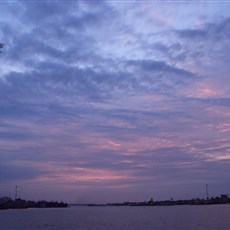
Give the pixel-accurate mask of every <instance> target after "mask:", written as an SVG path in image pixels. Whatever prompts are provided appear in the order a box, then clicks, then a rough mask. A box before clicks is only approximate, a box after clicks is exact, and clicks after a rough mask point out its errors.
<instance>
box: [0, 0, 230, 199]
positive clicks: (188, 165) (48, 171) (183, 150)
mask: <svg viewBox="0 0 230 230" xmlns="http://www.w3.org/2000/svg"><path fill="white" fill-rule="evenodd" d="M205 4H207V6H209V7H210V8H209V11H207V12H200V11H197V8H198V7H199V6H198V3H193V4H191V7H190V8H187V7H186V6H185V5H184V4H183V3H177V5H173V6H172V5H171V6H167V4H164V3H159V2H158V3H157V2H155V3H151V2H144V3H142V2H125V3H119V2H117V3H115V2H110V1H100V2H98V1H97V2H92V1H76V2H75V1H74V2H73V1H70V2H67V3H62V2H53V1H42V2H39V3H38V2H36V1H35V2H34V1H16V2H13V3H12V2H1V3H0V12H1V13H0V15H1V16H0V27H1V29H0V41H1V42H4V43H5V44H6V45H5V47H4V48H3V49H2V53H0V55H1V56H0V72H1V75H0V154H1V156H0V160H1V161H0V183H1V184H2V186H1V188H2V189H0V195H1V194H2V195H4V194H3V193H6V192H9V193H10V192H11V190H13V188H14V186H15V185H16V184H20V186H21V187H22V188H23V189H21V194H22V195H24V196H25V197H23V198H27V197H29V198H31V199H43V198H44V199H55V197H52V196H53V195H54V194H55V196H56V199H59V198H60V199H64V200H65V199H69V200H68V201H71V202H72V201H79V202H80V201H81V202H82V201H84V202H87V201H90V202H91V201H92V202H108V200H106V199H110V200H109V201H124V200H126V199H129V198H130V197H132V198H133V199H139V200H140V199H143V200H145V199H148V198H150V197H153V196H155V198H159V199H168V198H169V197H172V196H175V198H185V197H191V196H192V197H193V196H203V189H204V185H205V184H207V183H208V184H210V185H211V187H212V188H213V190H212V191H210V193H212V195H219V193H228V191H229V189H230V188H229V183H228V182H229V173H228V168H229V163H230V162H229V160H230V155H229V154H230V152H229V141H230V140H229V139H230V136H229V133H230V123H229V113H230V111H229V109H230V107H229V106H230V95H229V84H228V83H230V82H229V71H230V69H229V65H228V63H229V59H230V56H229V51H230V45H229V44H230V43H229V31H230V30H229V26H230V19H229V17H228V11H226V8H229V7H230V5H229V4H226V5H225V6H221V4H219V5H218V7H216V5H215V3H212V2H209V3H205ZM212 4H213V7H212ZM214 5H215V7H214ZM168 7H171V8H170V9H171V10H172V11H171V13H169V11H168V10H167V9H168ZM158 8H159V9H164V11H165V15H162V14H161V13H159V12H158V11H157V10H155V9H158ZM210 9H212V10H210ZM172 12H175V14H172ZM183 12H187V14H188V15H190V17H187V16H185V15H184V13H183ZM198 12H199V13H198ZM187 14H186V15H187ZM140 16H141V17H140ZM182 22H183V23H182ZM3 187H4V189H3ZM92 192H94V197H92V195H91V194H92ZM103 192H104V193H106V194H107V195H106V196H104V197H102V196H101V194H103ZM41 196H43V197H41Z"/></svg>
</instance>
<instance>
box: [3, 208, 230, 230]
mask: <svg viewBox="0 0 230 230" xmlns="http://www.w3.org/2000/svg"><path fill="white" fill-rule="evenodd" d="M0 225H1V227H0V229H2V230H10V229H15V230H22V229H23V230H24V229H47V230H50V229H60V230H63V229H65V230H66V229H70V230H72V229H79V230H81V229H82V230H83V229H99V230H103V229H106V230H110V229H111V230H113V229H114V230H115V229H116V230H118V229H124V230H131V229H134V230H135V229H140V230H142V229H143V230H148V229H153V230H179V229H180V230H183V229H184V230H201V229H202V230H229V229H230V205H209V206H167V207H71V208H59V209H58V208H56V209H55V208H52V209H24V210H22V209H21V210H1V211H0Z"/></svg>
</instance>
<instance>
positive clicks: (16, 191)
mask: <svg viewBox="0 0 230 230" xmlns="http://www.w3.org/2000/svg"><path fill="white" fill-rule="evenodd" d="M17 199H18V186H17V185H16V186H15V200H17Z"/></svg>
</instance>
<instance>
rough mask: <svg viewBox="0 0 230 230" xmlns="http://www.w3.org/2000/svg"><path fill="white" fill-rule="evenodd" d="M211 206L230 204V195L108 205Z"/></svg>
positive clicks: (111, 204)
mask: <svg viewBox="0 0 230 230" xmlns="http://www.w3.org/2000/svg"><path fill="white" fill-rule="evenodd" d="M209 204H230V198H229V197H228V195H221V196H220V197H212V198H210V199H199V198H196V199H190V200H173V199H171V200H162V201H154V200H153V199H150V200H149V201H143V202H129V201H128V202H123V203H108V204H107V205H109V206H172V205H209Z"/></svg>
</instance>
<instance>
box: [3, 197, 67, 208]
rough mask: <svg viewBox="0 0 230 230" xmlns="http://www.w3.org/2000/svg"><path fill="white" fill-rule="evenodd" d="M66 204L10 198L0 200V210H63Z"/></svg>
mask: <svg viewBox="0 0 230 230" xmlns="http://www.w3.org/2000/svg"><path fill="white" fill-rule="evenodd" d="M65 207H68V204H67V203H64V202H57V201H44V200H42V201H38V202H35V201H27V200H23V199H20V198H18V199H16V200H13V199H11V198H10V197H6V196H5V197H1V198H0V209H22V208H65Z"/></svg>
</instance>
